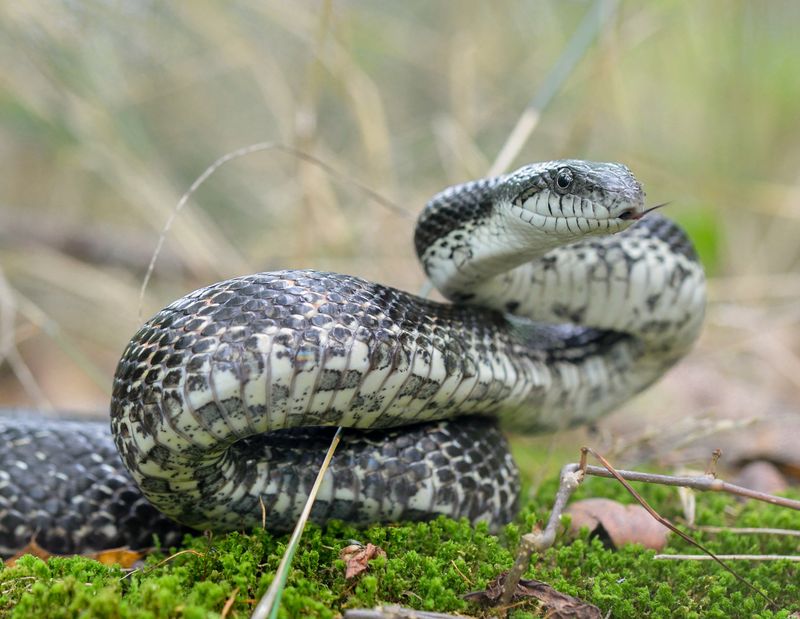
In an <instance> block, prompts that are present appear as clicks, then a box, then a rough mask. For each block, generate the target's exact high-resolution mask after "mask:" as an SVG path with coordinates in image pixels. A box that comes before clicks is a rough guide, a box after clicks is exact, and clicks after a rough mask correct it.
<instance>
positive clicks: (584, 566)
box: [0, 479, 800, 619]
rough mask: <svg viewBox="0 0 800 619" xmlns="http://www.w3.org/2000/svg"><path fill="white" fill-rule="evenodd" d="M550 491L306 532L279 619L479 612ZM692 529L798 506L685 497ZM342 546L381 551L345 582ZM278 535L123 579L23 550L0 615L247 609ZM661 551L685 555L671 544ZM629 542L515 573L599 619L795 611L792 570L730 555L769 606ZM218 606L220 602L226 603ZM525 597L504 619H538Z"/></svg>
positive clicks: (669, 502) (653, 492) (799, 524)
mask: <svg viewBox="0 0 800 619" xmlns="http://www.w3.org/2000/svg"><path fill="white" fill-rule="evenodd" d="M555 489H556V481H555V479H552V480H550V481H548V482H546V483H545V484H543V485H542V487H541V488H540V489H539V491H538V492H537V497H536V498H533V499H531V500H530V502H529V504H528V505H527V506H526V507H525V509H524V510H523V513H522V514H521V516H520V518H519V520H518V522H517V523H515V524H511V525H509V526H508V527H506V529H505V530H504V531H503V533H502V534H501V535H500V536H493V535H490V534H489V533H488V531H487V530H486V528H484V527H481V526H478V527H475V528H473V527H470V526H469V525H467V524H466V523H464V522H455V521H452V520H447V519H444V518H442V519H439V520H437V521H435V522H432V523H423V524H414V525H400V526H389V527H373V528H370V529H368V530H357V529H354V528H351V527H349V526H347V525H344V524H337V525H332V526H329V527H327V528H325V529H320V528H318V527H310V528H309V529H308V530H307V531H306V533H305V535H304V537H303V541H302V543H301V547H300V549H299V551H298V554H297V555H296V557H295V561H294V565H293V568H292V571H291V574H290V576H289V581H288V587H287V589H286V592H285V594H284V601H283V607H282V611H281V616H282V617H336V616H337V615H339V614H341V613H342V611H343V610H344V609H347V608H353V607H371V606H375V605H377V604H381V603H398V604H401V605H404V606H409V607H415V608H420V609H429V610H437V611H450V612H454V611H461V612H465V613H469V614H475V615H481V613H482V612H484V611H481V610H480V609H477V608H475V607H471V606H469V605H468V604H467V603H466V602H464V601H463V600H462V598H461V596H462V595H463V594H464V593H466V592H468V591H473V590H478V589H481V588H483V587H484V586H485V585H486V583H487V582H488V581H489V580H491V579H492V578H493V577H494V576H496V575H497V574H498V573H499V572H501V571H502V570H504V569H507V568H508V567H509V566H510V565H511V562H512V560H513V552H514V549H515V548H516V545H517V542H518V540H519V536H520V534H521V533H522V532H524V531H525V530H527V529H528V528H529V527H530V526H531V525H532V524H534V523H535V522H543V521H544V520H545V519H546V517H547V515H548V510H549V506H550V502H551V500H552V497H553V495H554V492H555ZM641 491H642V493H643V495H644V496H645V497H646V498H647V499H648V500H649V501H651V504H652V505H654V506H655V507H656V508H657V509H658V510H659V511H660V512H661V513H662V514H664V515H666V516H667V517H670V518H672V519H673V520H676V519H679V518H680V506H679V502H678V499H677V494H676V492H675V490H674V489H668V488H660V487H652V486H650V487H642V488H641ZM586 496H607V497H610V498H617V499H621V500H624V501H629V497H628V496H627V495H626V494H625V491H624V490H623V489H622V488H620V487H619V486H618V485H617V484H616V483H615V482H613V481H610V480H601V479H590V480H588V481H587V482H586V483H585V484H584V486H583V487H582V488H581V489H580V490H579V491H578V493H577V495H576V498H580V497H586ZM697 520H698V522H699V523H702V524H716V525H735V526H758V527H781V528H794V529H800V513H797V512H792V511H789V510H786V509H781V508H777V507H773V506H769V505H763V504H755V503H749V504H742V503H739V502H737V501H735V500H733V499H730V498H728V497H725V496H718V495H711V494H701V495H698V514H697ZM352 540H357V541H359V542H362V543H367V542H372V543H373V544H376V545H378V546H380V547H381V548H383V549H384V550H385V551H386V555H387V556H386V557H385V558H378V559H375V560H373V561H372V562H371V563H370V566H369V570H368V572H366V573H364V574H361V575H360V576H358V577H356V578H355V579H353V580H352V581H350V582H348V581H346V580H345V577H344V562H343V561H342V560H341V559H340V558H339V553H340V551H341V549H342V548H343V547H345V546H347V545H348V544H350V543H352ZM702 541H703V542H704V543H705V544H707V546H708V547H709V548H710V549H712V550H713V551H715V552H718V553H760V554H798V542H797V538H796V537H795V538H791V537H777V536H767V535H761V536H741V535H734V534H730V533H725V534H715V535H711V534H704V535H703V536H702ZM285 543H286V537H285V536H273V535H271V534H269V533H268V532H265V531H256V532H253V533H252V534H248V535H245V534H239V533H234V534H230V535H227V536H222V537H203V536H197V537H193V538H187V539H186V541H185V546H184V548H185V549H190V550H191V552H184V553H181V554H178V555H177V556H175V557H173V558H171V559H168V560H166V561H165V558H167V557H169V556H170V554H171V553H173V552H174V551H175V550H176V549H169V550H167V549H164V550H163V551H162V552H160V553H155V554H152V555H150V556H148V557H147V558H146V560H145V567H144V568H143V569H140V570H137V571H134V572H133V573H127V572H126V571H123V570H121V569H119V568H118V567H106V566H104V565H101V564H100V563H97V562H95V561H93V560H90V559H86V558H51V559H50V560H49V561H46V562H45V561H42V560H40V559H38V558H35V557H32V556H27V557H23V558H22V559H20V560H19V561H18V562H17V563H16V565H15V566H14V567H5V568H1V567H0V616H9V617H12V618H14V619H21V618H23V617H25V618H27V617H48V618H53V619H57V618H62V617H63V618H71V617H142V618H144V617H152V618H156V617H186V618H197V619H200V618H204V617H219V616H221V614H222V612H223V609H225V607H226V602H229V604H228V606H229V608H228V609H227V615H226V616H228V617H248V616H249V614H250V612H252V610H253V608H254V604H255V602H256V601H257V600H258V598H259V597H260V596H261V595H262V594H263V592H264V591H265V590H266V588H267V586H268V585H269V583H270V581H271V579H272V576H273V573H274V570H275V568H276V567H277V565H278V562H279V560H280V557H281V553H282V551H283V549H284V545H285ZM667 552H685V553H686V552H696V550H695V549H694V548H693V547H691V546H689V545H688V544H686V543H684V542H682V541H680V540H678V539H675V538H673V539H672V540H671V546H670V547H669V548H668V549H667ZM653 554H654V553H653V552H652V551H647V550H643V549H642V548H641V547H638V546H628V547H625V548H623V549H621V550H617V551H613V550H609V549H606V548H604V547H603V546H602V544H601V543H600V541H598V540H596V539H589V537H588V535H584V536H583V537H581V538H579V539H578V540H577V541H573V542H571V543H570V542H569V541H568V540H566V539H561V540H560V541H559V542H558V543H557V544H556V546H555V547H554V548H552V549H550V550H549V551H548V552H547V553H545V554H544V555H543V556H540V557H538V558H537V559H536V560H534V562H533V563H532V565H531V567H530V569H529V571H528V574H527V577H529V578H536V579H539V580H543V581H546V582H548V583H550V584H551V585H552V586H554V587H555V588H556V589H558V590H560V591H562V592H564V593H568V594H571V595H574V596H577V597H580V598H582V599H584V600H586V601H589V602H591V603H593V604H595V605H597V606H598V607H599V608H600V609H601V610H602V612H603V613H604V615H605V614H606V613H608V612H609V611H610V613H611V616H613V617H642V616H650V617H720V618H723V617H726V618H727V617H788V616H789V615H790V613H791V612H793V611H795V610H797V609H800V564H798V563H790V562H789V561H778V562H763V563H755V562H748V563H742V562H737V563H736V567H737V569H738V570H739V571H740V572H741V573H743V574H744V575H745V576H746V577H747V578H748V579H749V580H750V581H751V582H752V583H753V584H755V585H756V586H757V587H759V588H761V589H762V590H764V591H765V592H766V593H767V594H768V595H769V596H770V597H771V598H772V599H773V600H774V601H775V602H776V606H774V607H770V605H769V604H768V603H767V602H765V600H764V599H763V598H761V597H759V596H757V595H755V594H754V593H753V592H752V591H751V590H749V589H748V588H747V587H746V586H745V585H743V584H741V583H740V582H738V581H737V580H736V579H735V578H733V577H732V576H731V575H730V574H729V573H727V572H725V571H724V570H722V569H721V568H720V567H719V566H717V565H715V564H713V563H712V562H709V561H703V562H696V561H692V562H688V561H687V562H682V561H657V560H654V559H653ZM230 600H232V602H230ZM539 613H540V611H539V610H538V609H537V606H536V603H535V602H530V603H527V604H526V605H522V606H519V607H517V608H515V609H514V611H513V612H512V615H511V616H515V617H536V616H541V615H540V614H539Z"/></svg>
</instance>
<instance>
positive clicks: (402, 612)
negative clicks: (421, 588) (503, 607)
mask: <svg viewBox="0 0 800 619" xmlns="http://www.w3.org/2000/svg"><path fill="white" fill-rule="evenodd" d="M344 619H470V617H469V615H448V614H445V613H432V612H428V611H424V610H416V609H413V608H403V607H402V606H394V605H392V606H377V607H375V608H352V609H350V610H346V611H345V612H344Z"/></svg>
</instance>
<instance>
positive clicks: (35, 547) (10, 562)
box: [5, 539, 58, 567]
mask: <svg viewBox="0 0 800 619" xmlns="http://www.w3.org/2000/svg"><path fill="white" fill-rule="evenodd" d="M23 555H33V556H34V557H39V558H40V559H43V560H44V561H47V560H48V559H49V558H50V557H57V556H58V555H54V554H53V553H51V552H48V551H46V550H45V549H44V548H42V547H41V546H39V544H37V543H36V540H35V539H32V540H31V541H30V542H28V545H27V546H25V548H23V549H22V550H20V551H19V552H18V553H17V554H15V555H14V556H13V557H10V558H8V559H6V560H5V564H6V565H7V566H8V567H14V565H15V564H16V562H17V559H19V558H20V557H22V556H23Z"/></svg>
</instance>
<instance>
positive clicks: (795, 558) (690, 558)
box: [653, 555, 800, 561]
mask: <svg viewBox="0 0 800 619" xmlns="http://www.w3.org/2000/svg"><path fill="white" fill-rule="evenodd" d="M716 557H717V559H722V560H724V561H800V555H716ZM653 558H654V559H659V560H662V559H673V560H676V561H713V560H714V557H711V556H709V555H656V556H654V557H653Z"/></svg>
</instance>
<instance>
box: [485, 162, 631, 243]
mask: <svg viewBox="0 0 800 619" xmlns="http://www.w3.org/2000/svg"><path fill="white" fill-rule="evenodd" d="M498 191H499V193H498V201H497V204H502V205H504V206H505V208H507V209H508V210H509V211H510V213H511V214H512V215H514V216H515V217H516V218H518V219H519V220H521V221H522V222H523V223H524V224H527V225H528V226H532V227H533V228H535V229H536V232H537V233H541V232H544V233H546V234H547V235H552V236H557V237H561V238H564V239H570V238H580V237H583V236H586V235H595V234H609V233H613V232H618V231H620V230H623V229H625V228H627V227H628V226H630V225H631V224H632V223H633V222H634V221H635V220H637V219H638V218H639V217H641V215H642V214H643V213H644V191H643V190H642V186H641V184H640V183H639V181H637V180H636V178H635V177H634V176H633V174H632V173H631V171H630V170H629V169H628V167H627V166H624V165H622V164H621V163H599V162H593V161H579V160H574V159H565V160H560V161H548V162H545V163H534V164H530V165H527V166H524V167H522V168H520V169H519V170H517V171H515V172H512V173H511V174H509V175H508V176H506V177H505V179H504V182H502V183H500V184H499V185H498Z"/></svg>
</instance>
